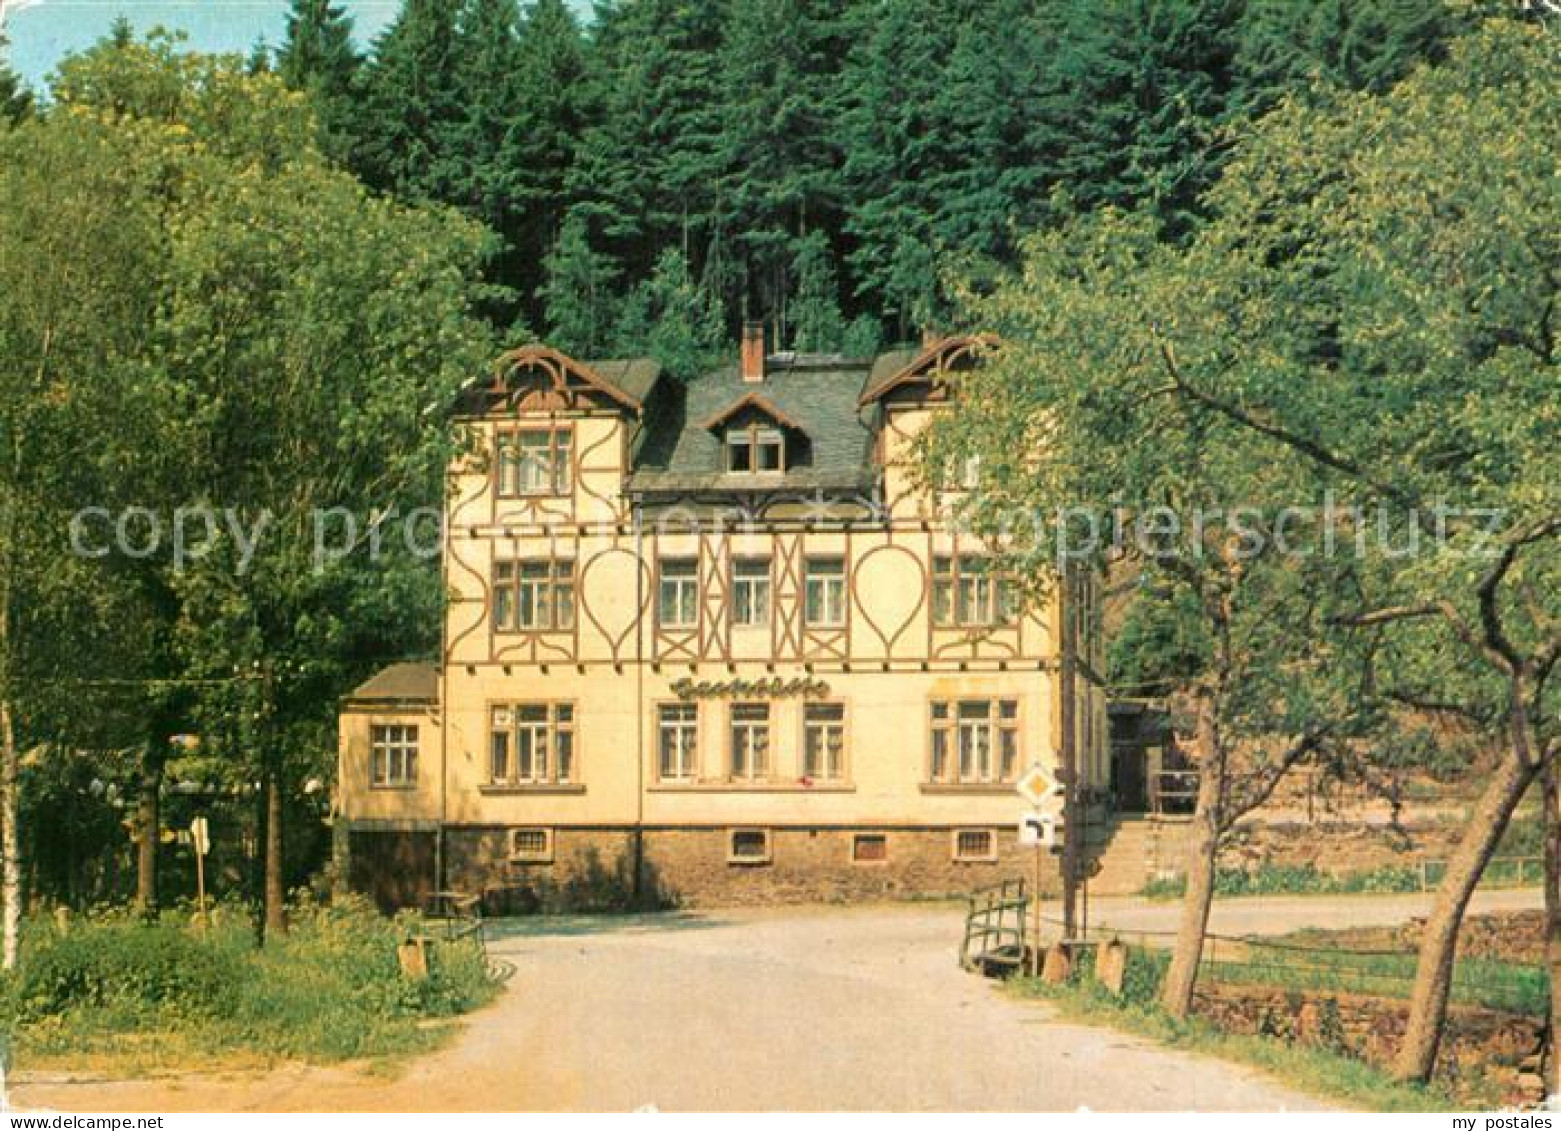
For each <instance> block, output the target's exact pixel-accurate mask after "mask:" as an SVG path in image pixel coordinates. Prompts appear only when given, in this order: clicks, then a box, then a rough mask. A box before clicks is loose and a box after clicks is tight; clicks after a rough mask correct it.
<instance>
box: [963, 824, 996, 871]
mask: <svg viewBox="0 0 1561 1131" xmlns="http://www.w3.org/2000/svg"><path fill="white" fill-rule="evenodd" d="M954 859H955V860H956V861H958V862H960V863H966V864H969V863H986V862H990V861H993V860H996V859H997V833H996V832H995V831H994V830H992V829H955V830H954Z"/></svg>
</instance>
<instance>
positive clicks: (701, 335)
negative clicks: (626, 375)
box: [614, 247, 725, 379]
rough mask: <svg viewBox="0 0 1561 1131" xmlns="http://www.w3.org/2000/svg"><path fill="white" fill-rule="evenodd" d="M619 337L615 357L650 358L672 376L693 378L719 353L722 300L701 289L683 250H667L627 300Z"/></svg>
mask: <svg viewBox="0 0 1561 1131" xmlns="http://www.w3.org/2000/svg"><path fill="white" fill-rule="evenodd" d="M615 337H616V341H615V343H614V345H615V349H616V352H618V353H621V354H624V355H632V354H648V355H649V356H651V357H653V358H655V359H656V360H657V361H659V362H661V364H662V365H663V366H665V367H666V368H667V371H668V372H670V373H671V374H672V375H673V376H675V377H679V378H684V379H686V378H689V377H692V376H694V375H696V374H697V373H699V372H700V371H701V370H703V369H705V368H707V367H708V366H709V365H711V364H712V362H713V361H714V360H715V358H716V357H717V356H718V355H719V353H720V351H721V345H722V341H723V339H724V337H725V328H724V320H723V318H722V315H721V302H720V298H719V296H717V295H714V294H712V293H711V292H710V291H709V290H708V289H707V288H705V287H703V286H701V285H700V284H699V282H698V281H697V280H696V279H695V277H694V274H693V272H692V271H691V270H690V269H689V264H688V259H687V257H686V256H685V255H684V254H683V252H682V251H681V250H679V249H678V248H675V247H674V248H668V249H667V250H666V251H664V252H662V254H661V256H660V258H658V259H657V260H656V267H655V270H654V271H652V272H651V275H650V277H649V278H648V279H646V280H645V281H644V282H643V283H641V284H640V285H639V286H638V287H636V288H635V289H634V291H633V293H632V294H631V295H630V296H629V299H628V301H627V302H626V303H625V306H624V311H623V314H622V315H621V316H620V318H619V325H618V329H617V333H616V335H615Z"/></svg>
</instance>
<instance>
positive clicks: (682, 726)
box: [656, 703, 699, 782]
mask: <svg viewBox="0 0 1561 1131" xmlns="http://www.w3.org/2000/svg"><path fill="white" fill-rule="evenodd" d="M656 745H657V751H658V759H657V765H658V770H659V774H660V777H661V780H662V781H681V782H687V781H693V780H694V779H695V778H696V777H698V775H699V769H698V766H699V704H697V703H663V704H662V705H661V709H660V711H659V712H658V718H657V744H656Z"/></svg>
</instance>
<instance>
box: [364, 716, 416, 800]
mask: <svg viewBox="0 0 1561 1131" xmlns="http://www.w3.org/2000/svg"><path fill="white" fill-rule="evenodd" d="M369 749H370V752H371V757H370V763H371V768H370V780H371V781H372V783H373V784H374V785H376V786H381V787H384V788H387V789H389V788H395V787H398V786H399V787H405V786H411V785H416V784H417V727H415V726H408V725H398V724H392V725H388V726H375V727H370V728H369Z"/></svg>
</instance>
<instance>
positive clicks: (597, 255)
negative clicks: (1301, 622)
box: [274, 0, 1511, 366]
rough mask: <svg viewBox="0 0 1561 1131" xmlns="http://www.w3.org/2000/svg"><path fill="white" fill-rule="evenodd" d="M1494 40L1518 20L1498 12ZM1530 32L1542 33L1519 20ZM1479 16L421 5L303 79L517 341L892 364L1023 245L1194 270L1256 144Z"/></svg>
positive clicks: (1264, 1)
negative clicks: (1220, 188) (422, 210)
mask: <svg viewBox="0 0 1561 1131" xmlns="http://www.w3.org/2000/svg"><path fill="white" fill-rule="evenodd" d="M1492 10H1494V7H1493V8H1492ZM1500 10H1501V11H1503V12H1505V13H1507V14H1511V9H1510V6H1506V5H1503V6H1501V7H1500ZM1484 14H1485V8H1484V7H1482V6H1481V5H1480V4H1479V3H1477V2H1470V0H1462V2H1460V0H1348V2H1346V0H844V2H841V0H836V2H824V0H703V2H699V3H689V2H687V0H618V2H614V3H605V4H602V5H600V6H599V7H598V9H597V13H596V16H595V19H594V20H593V21H591V22H590V24H589V26H582V24H581V22H580V21H578V20H577V19H576V18H575V16H574V15H573V13H572V12H571V10H570V8H569V6H568V5H567V4H566V3H565V2H564V0H535V2H533V3H526V4H522V3H520V2H518V0H407V2H406V3H405V4H404V5H403V7H402V10H401V12H400V14H399V16H398V18H397V19H396V20H395V21H394V23H392V25H391V26H390V27H389V28H388V29H387V30H386V32H385V33H384V34H383V35H381V36H380V37H379V38H378V39H376V40H375V42H374V43H373V44H372V45H371V46H370V48H369V49H368V51H367V53H366V54H363V55H360V54H359V53H358V51H357V50H356V49H355V47H354V40H353V36H352V29H351V25H350V21H349V20H348V19H347V17H346V16H345V15H344V13H343V11H342V9H341V6H340V5H338V4H333V3H331V2H329V0H293V12H292V16H291V19H290V21H289V32H288V37H287V41H286V42H285V43H284V44H283V45H282V47H281V49H280V51H278V52H277V53H276V55H275V60H274V65H275V66H276V67H277V68H278V69H279V70H280V72H281V74H282V76H283V77H284V78H285V79H286V81H288V82H289V83H290V84H292V85H294V86H296V87H300V88H308V89H312V90H314V91H316V92H317V94H318V100H319V103H320V108H321V114H322V119H323V122H324V128H325V130H326V131H327V135H328V147H329V149H330V151H331V152H332V153H334V154H335V155H336V156H337V157H338V159H340V160H342V161H345V162H346V163H347V164H348V165H349V166H350V167H351V168H352V169H353V170H354V171H355V172H357V173H358V174H359V175H360V176H361V177H362V178H363V179H364V180H366V181H367V182H368V183H369V184H371V185H372V186H374V187H375V188H377V189H380V190H383V191H385V192H388V193H391V194H394V195H396V196H398V197H402V198H406V199H410V200H435V201H440V202H445V203H449V204H452V205H454V206H456V207H458V208H460V209H462V210H463V211H465V212H467V213H469V214H471V215H472V216H474V217H476V218H477V219H479V220H481V221H482V222H484V223H485V224H487V225H489V226H490V227H491V228H493V229H494V230H496V231H497V232H498V233H499V234H500V235H501V237H502V240H503V245H504V250H503V251H502V252H501V253H500V254H499V255H498V256H497V257H496V258H495V259H494V260H493V261H492V262H491V264H490V266H489V277H490V280H491V282H492V283H494V284H496V285H497V286H498V287H499V288H500V290H498V291H497V292H496V293H495V294H494V295H493V296H492V299H491V303H490V314H491V316H492V318H493V319H494V320H495V321H496V322H497V323H498V325H499V327H500V329H501V330H509V329H510V328H511V327H512V326H513V324H514V323H517V322H518V323H520V324H522V325H523V326H524V327H526V328H527V329H529V330H531V331H533V332H535V333H538V334H542V335H545V336H546V337H548V338H549V339H550V340H551V341H552V342H553V343H554V344H556V345H559V346H561V347H562V348H565V349H568V350H572V351H575V352H578V353H581V354H585V355H600V354H603V353H612V352H640V351H644V350H650V351H652V352H655V353H657V354H659V355H661V356H662V357H663V360H666V361H668V362H669V363H671V364H673V365H674V366H678V365H681V364H692V362H693V360H697V359H698V357H699V356H700V355H701V354H702V353H704V352H707V351H708V350H710V349H711V348H712V347H714V346H715V345H717V344H718V343H720V342H722V341H724V340H726V339H727V338H728V337H729V336H730V334H731V332H732V331H733V330H734V328H735V325H736V324H737V323H738V322H739V321H740V320H741V319H743V318H745V317H759V318H764V319H766V320H768V321H769V322H770V324H771V333H772V341H775V342H777V343H778V344H779V345H781V346H783V347H799V348H808V349H843V350H845V351H847V352H851V353H865V352H869V351H870V350H872V349H873V348H875V347H876V346H877V345H878V344H879V343H880V342H881V341H884V340H896V339H904V338H907V337H911V336H914V335H915V334H916V333H918V332H919V330H920V329H921V327H922V326H923V325H925V324H927V323H937V322H939V321H940V320H942V319H944V318H946V317H947V315H946V306H945V297H944V295H943V293H942V291H943V287H942V285H941V280H942V279H943V278H944V276H945V275H946V273H947V271H948V270H949V269H950V268H951V266H956V267H957V268H958V270H959V272H960V274H961V275H963V276H966V277H970V276H974V277H977V278H979V277H980V276H981V274H982V272H983V269H984V268H985V267H986V266H987V265H989V264H992V263H994V262H995V263H1006V262H1007V261H1008V260H1009V259H1010V258H1011V256H1012V254H1013V251H1014V249H1015V247H1016V245H1017V242H1018V237H1019V235H1020V233H1024V232H1028V231H1033V230H1035V229H1037V228H1042V227H1047V226H1052V225H1054V224H1056V223H1057V222H1059V221H1061V220H1063V219H1065V218H1066V217H1067V216H1068V215H1070V214H1072V213H1075V212H1078V211H1085V210H1092V209H1095V208H1097V207H1099V206H1102V205H1108V204H1109V205H1118V206H1122V207H1125V208H1133V209H1137V208H1145V209H1148V210H1149V211H1150V212H1152V214H1153V215H1154V217H1155V218H1156V220H1157V222H1158V224H1159V225H1160V226H1161V228H1162V230H1163V234H1164V235H1165V236H1166V237H1167V238H1169V239H1172V240H1180V239H1182V238H1184V237H1185V236H1186V235H1187V233H1188V232H1189V231H1190V230H1191V229H1192V228H1193V227H1194V226H1195V225H1196V224H1197V222H1198V218H1199V215H1200V210H1201V207H1202V204H1201V201H1202V197H1203V194H1204V192H1205V190H1206V189H1207V188H1208V187H1209V186H1210V185H1211V184H1212V183H1213V181H1214V179H1215V177H1216V176H1217V175H1218V173H1219V171H1220V168H1221V166H1222V163H1223V162H1224V159H1225V154H1226V153H1228V152H1229V150H1230V147H1231V145H1232V144H1233V142H1234V141H1235V140H1236V139H1237V138H1238V137H1239V136H1240V135H1241V133H1242V131H1243V130H1244V128H1245V125H1244V124H1245V123H1247V122H1248V121H1250V120H1251V119H1252V118H1253V117H1254V116H1256V115H1260V114H1262V113H1263V112H1265V111H1266V110H1268V109H1270V108H1271V107H1273V106H1274V105H1275V104H1276V103H1278V102H1279V101H1280V100H1282V99H1284V98H1286V97H1288V96H1293V97H1297V98H1302V99H1306V98H1309V97H1313V96H1314V95H1315V93H1316V90H1315V88H1316V84H1333V85H1344V86H1347V87H1351V88H1355V89H1365V90H1371V91H1381V90H1384V89H1386V88H1387V87H1388V86H1389V85H1390V84H1391V83H1393V82H1394V81H1395V80H1396V79H1398V78H1400V77H1401V76H1402V75H1404V74H1405V73H1406V72H1407V71H1409V70H1410V69H1412V68H1413V67H1414V66H1415V65H1416V64H1418V63H1421V62H1425V61H1436V60H1438V59H1440V58H1441V57H1442V55H1443V54H1444V52H1445V49H1446V46H1447V44H1448V42H1449V41H1450V40H1451V39H1452V38H1454V37H1456V36H1457V35H1459V34H1460V33H1461V32H1463V31H1465V30H1467V29H1468V28H1469V27H1470V26H1471V25H1472V24H1473V23H1474V22H1476V21H1477V20H1479V19H1480V18H1481V17H1482V16H1483V15H1484Z"/></svg>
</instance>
